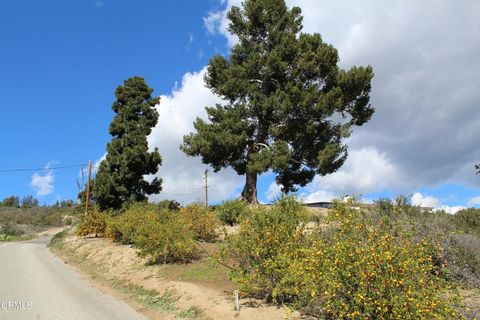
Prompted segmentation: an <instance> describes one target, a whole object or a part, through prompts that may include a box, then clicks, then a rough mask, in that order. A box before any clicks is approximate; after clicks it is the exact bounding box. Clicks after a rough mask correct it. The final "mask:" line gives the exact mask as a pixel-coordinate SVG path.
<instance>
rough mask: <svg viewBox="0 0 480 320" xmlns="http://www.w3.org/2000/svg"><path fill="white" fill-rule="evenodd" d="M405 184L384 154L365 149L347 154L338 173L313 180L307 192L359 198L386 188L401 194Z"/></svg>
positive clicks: (369, 148) (368, 148)
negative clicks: (398, 191)
mask: <svg viewBox="0 0 480 320" xmlns="http://www.w3.org/2000/svg"><path fill="white" fill-rule="evenodd" d="M406 184H407V183H406V182H405V181H403V180H402V179H400V177H399V170H398V168H396V167H394V165H393V164H392V163H391V162H390V161H389V159H387V158H386V156H385V155H384V154H381V153H379V152H378V151H377V150H376V149H374V148H372V147H365V148H362V149H358V150H352V151H351V152H349V157H348V158H347V160H346V161H345V164H344V165H343V167H342V168H341V170H339V171H337V172H335V173H332V174H330V175H327V176H324V177H322V176H316V177H315V178H314V180H313V182H312V183H311V184H310V185H309V186H308V187H307V191H308V192H312V193H315V192H317V191H318V190H324V191H329V192H331V193H333V194H342V195H345V194H349V195H360V194H364V193H369V192H376V191H380V190H384V189H386V188H389V187H395V188H396V189H398V190H402V189H403V188H404V187H405V185H406Z"/></svg>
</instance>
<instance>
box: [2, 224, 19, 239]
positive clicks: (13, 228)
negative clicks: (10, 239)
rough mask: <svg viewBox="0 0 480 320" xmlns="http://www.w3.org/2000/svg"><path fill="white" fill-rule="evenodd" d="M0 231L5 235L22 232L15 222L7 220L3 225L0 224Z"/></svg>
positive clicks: (14, 234)
mask: <svg viewBox="0 0 480 320" xmlns="http://www.w3.org/2000/svg"><path fill="white" fill-rule="evenodd" d="M0 233H2V234H4V235H5V236H14V237H15V236H20V235H22V234H23V233H24V232H23V230H22V229H20V228H19V227H18V226H17V225H16V224H14V223H11V222H7V223H5V224H3V225H0Z"/></svg>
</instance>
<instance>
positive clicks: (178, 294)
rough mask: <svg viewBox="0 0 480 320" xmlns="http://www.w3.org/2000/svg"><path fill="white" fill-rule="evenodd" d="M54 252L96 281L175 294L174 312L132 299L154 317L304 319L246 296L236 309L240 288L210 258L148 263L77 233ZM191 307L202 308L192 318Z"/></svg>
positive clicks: (161, 294)
mask: <svg viewBox="0 0 480 320" xmlns="http://www.w3.org/2000/svg"><path fill="white" fill-rule="evenodd" d="M53 251H54V252H55V253H57V255H59V256H60V257H61V258H63V259H64V260H65V261H66V262H67V263H70V264H72V265H74V266H76V267H77V268H78V269H80V271H81V272H82V273H84V274H85V275H86V276H87V277H89V278H90V279H92V278H94V279H93V280H94V282H97V283H100V284H101V285H103V286H105V285H106V286H107V287H110V289H112V287H114V288H115V287H116V286H115V285H112V284H114V283H124V284H125V283H127V284H129V285H134V286H139V287H143V288H145V289H147V290H154V291H155V292H156V293H158V296H159V297H164V296H165V295H168V296H171V297H173V302H172V301H170V302H172V303H173V304H174V307H171V308H169V309H170V310H165V308H164V310H162V309H161V308H159V309H158V308H157V309H156V310H155V308H151V309H150V310H145V308H142V307H141V306H140V307H139V305H138V303H137V304H136V305H135V302H134V301H130V303H131V304H133V305H135V307H136V308H137V309H139V311H143V313H144V314H145V315H146V316H147V317H149V318H151V319H175V318H197V319H225V320H227V319H232V320H233V319H240V320H241V319H244V320H252V319H262V320H270V319H272V320H273V319H300V315H299V314H298V313H297V312H291V311H290V310H289V309H287V308H285V307H276V306H271V305H265V304H264V303H262V302H260V301H256V300H251V299H246V298H242V297H240V310H239V311H236V310H234V301H233V289H234V287H235V286H234V284H232V283H231V282H230V281H229V280H228V276H227V274H228V273H227V271H226V270H222V269H221V267H216V266H212V264H209V263H208V262H207V261H196V262H193V263H192V264H187V265H153V266H147V265H146V260H145V259H142V258H139V257H138V256H137V254H136V250H135V249H134V248H131V247H130V246H125V245H118V244H114V243H110V242H109V241H107V240H105V239H84V238H79V237H76V236H72V235H70V236H67V237H65V238H64V239H63V243H62V244H61V245H60V246H55V247H54V249H53ZM112 290H113V292H110V293H112V294H115V295H117V296H120V297H122V298H126V296H127V300H134V299H132V298H134V297H132V296H133V294H134V293H133V294H132V293H129V294H127V295H125V294H121V293H120V292H118V290H115V289H112ZM115 291H117V292H115ZM128 297H129V298H130V299H128ZM137 302H138V300H137ZM142 309H143V310H142ZM147 309H148V308H147ZM172 310H176V311H175V312H173V311H172ZM178 310H183V311H184V312H181V311H180V312H179V311H178ZM189 310H198V312H195V313H194V314H192V313H190V315H191V316H189Z"/></svg>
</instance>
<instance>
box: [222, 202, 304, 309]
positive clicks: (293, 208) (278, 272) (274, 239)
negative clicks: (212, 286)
mask: <svg viewBox="0 0 480 320" xmlns="http://www.w3.org/2000/svg"><path fill="white" fill-rule="evenodd" d="M306 221H307V214H306V212H305V209H304V208H303V206H302V205H301V204H299V203H298V202H296V201H295V199H294V198H292V197H284V198H281V199H280V200H279V201H278V202H277V203H276V204H275V205H274V206H272V207H255V208H252V210H251V215H250V216H249V217H248V218H246V219H244V220H242V221H241V223H240V231H239V233H238V234H237V235H232V236H229V237H227V238H226V240H225V241H226V242H225V245H224V247H223V248H222V253H221V254H222V259H223V260H224V261H225V262H228V261H232V260H233V261H235V262H236V266H235V268H236V271H235V272H234V273H233V274H232V276H233V278H234V279H235V280H236V281H237V282H239V283H240V284H241V285H242V290H243V291H245V292H247V293H249V294H251V295H253V296H256V297H261V298H266V299H267V300H269V301H272V300H274V301H277V302H283V301H286V300H288V297H285V296H284V295H282V294H280V293H279V292H278V287H279V285H280V284H281V282H282V279H283V277H284V274H285V272H286V271H287V270H286V268H288V263H287V262H288V261H285V259H284V258H283V257H285V256H288V253H291V252H296V250H298V249H299V248H302V247H304V246H305V235H304V232H303V230H304V226H305V223H306Z"/></svg>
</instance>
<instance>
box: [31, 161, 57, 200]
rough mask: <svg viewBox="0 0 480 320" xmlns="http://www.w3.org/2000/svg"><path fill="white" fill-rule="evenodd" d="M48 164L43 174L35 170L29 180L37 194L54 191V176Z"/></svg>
mask: <svg viewBox="0 0 480 320" xmlns="http://www.w3.org/2000/svg"><path fill="white" fill-rule="evenodd" d="M49 167H50V166H49V165H47V166H46V167H45V174H44V175H40V174H38V173H37V172H35V173H34V174H33V176H32V180H31V181H30V186H31V187H32V188H33V190H34V191H35V192H36V194H37V196H46V195H49V194H51V193H52V192H53V191H54V186H53V183H54V182H55V176H54V175H53V172H52V170H49Z"/></svg>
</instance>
